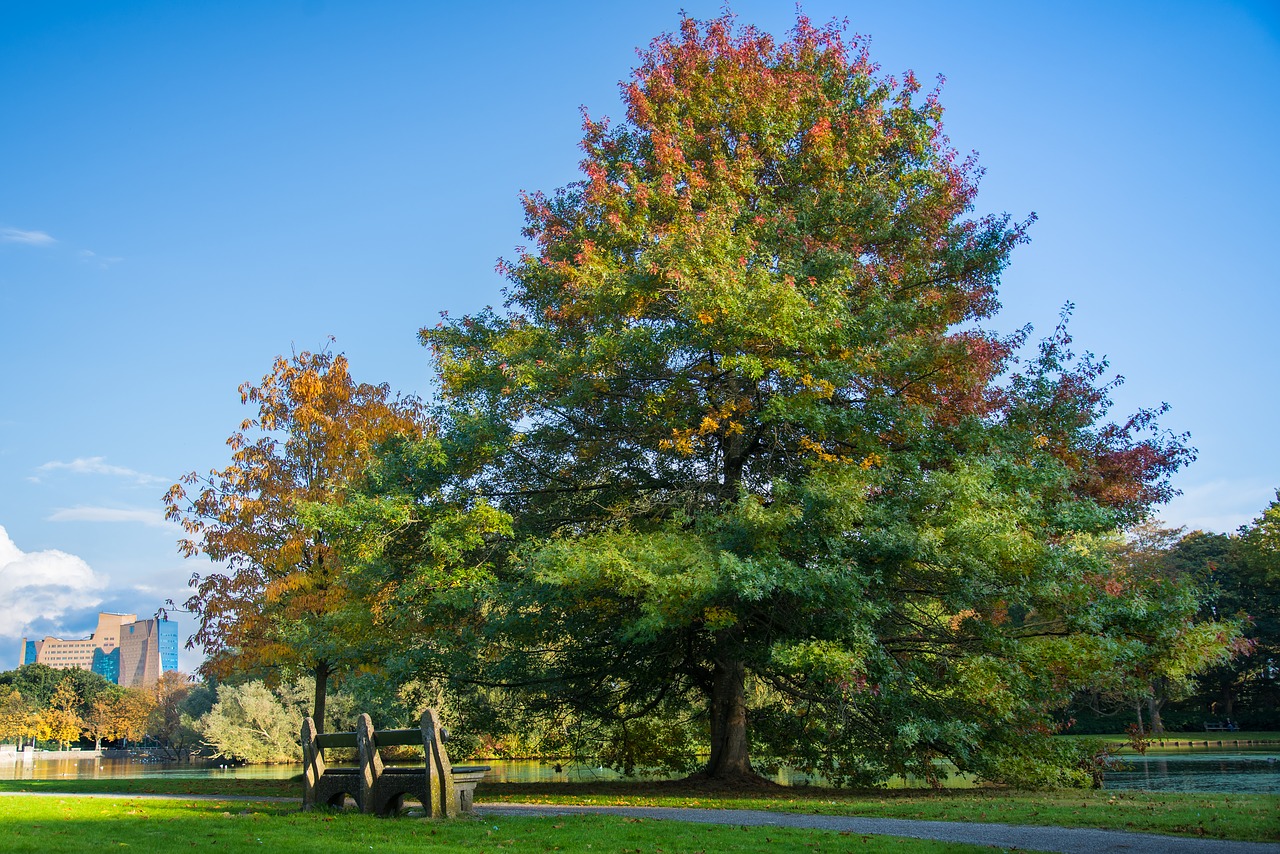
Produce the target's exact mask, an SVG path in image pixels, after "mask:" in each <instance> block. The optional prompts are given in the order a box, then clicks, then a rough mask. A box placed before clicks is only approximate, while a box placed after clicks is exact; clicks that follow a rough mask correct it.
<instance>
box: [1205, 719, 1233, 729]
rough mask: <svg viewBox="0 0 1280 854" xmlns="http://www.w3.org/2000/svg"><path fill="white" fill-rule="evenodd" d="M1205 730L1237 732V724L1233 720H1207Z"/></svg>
mask: <svg viewBox="0 0 1280 854" xmlns="http://www.w3.org/2000/svg"><path fill="white" fill-rule="evenodd" d="M1204 731H1205V732H1235V731H1236V725H1235V724H1233V723H1232V722H1231V721H1205V722H1204Z"/></svg>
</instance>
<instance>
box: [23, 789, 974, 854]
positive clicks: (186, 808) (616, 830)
mask: <svg viewBox="0 0 1280 854" xmlns="http://www.w3.org/2000/svg"><path fill="white" fill-rule="evenodd" d="M0 840H3V841H0V848H3V850H4V851H6V852H14V854H25V852H30V853H31V854H64V852H65V853H66V854H70V852H102V851H119V850H135V851H147V852H176V851H189V850H202V849H204V850H212V851H218V852H224V854H227V852H244V851H253V852H263V851H320V852H326V854H342V853H343V852H357V851H359V852H368V851H370V850H374V851H378V852H392V854H394V852H405V854H409V852H422V851H458V850H462V851H475V852H493V854H499V852H539V854H540V852H547V851H566V852H587V854H601V852H619V851H628V852H652V854H675V852H745V851H779V852H785V851H816V852H821V851H831V852H849V851H865V852H872V851H875V852H889V853H890V854H916V852H919V854H951V852H954V854H977V852H982V851H990V850H991V849H990V848H988V847H985V846H978V845H961V844H956V843H945V842H927V841H921V840H915V839H902V838H898V837H889V836H865V835H862V834H851V833H837V832H833V831H819V830H797V829H792V828H780V827H738V826H720V825H700V824H689V823H686V822H679V821H647V820H644V819H634V818H622V817H618V816H594V815H575V816H547V817H537V818H505V817H502V818H495V819H488V820H484V821H481V820H479V819H461V820H456V821H427V820H424V819H414V818H400V819H379V818H374V817H372V816H365V815H359V814H356V813H338V814H335V813H325V812H311V813H303V812H301V811H299V810H298V808H297V807H296V806H293V805H290V804H280V803H246V802H238V803H237V802H219V801H184V800H172V801H170V800H144V799H140V798H134V799H130V798H118V799H117V798H111V799H107V798H83V797H75V796H67V797H34V796H33V797H22V796H13V797H4V798H3V799H2V800H0Z"/></svg>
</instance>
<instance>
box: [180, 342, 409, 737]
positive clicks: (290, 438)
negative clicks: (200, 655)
mask: <svg viewBox="0 0 1280 854" xmlns="http://www.w3.org/2000/svg"><path fill="white" fill-rule="evenodd" d="M240 400H241V402H242V403H245V404H250V405H255V406H256V407H257V409H258V414H257V417H256V418H250V419H246V420H245V421H244V422H243V423H242V424H241V425H240V430H238V431H237V432H235V433H233V434H232V436H231V437H230V438H229V439H228V440H227V445H228V446H229V447H230V448H231V459H232V462H231V465H229V466H228V467H226V468H223V469H214V470H211V471H210V472H209V474H208V475H207V476H202V475H200V474H198V473H196V472H191V473H190V474H188V475H186V476H185V477H183V479H182V482H181V483H178V484H175V485H174V486H173V487H172V488H171V489H170V490H169V491H168V493H167V494H166V496H165V504H166V506H167V510H166V516H167V518H169V519H171V520H174V521H177V522H180V523H181V524H182V525H183V527H184V528H185V529H186V531H187V533H188V535H189V536H188V538H186V539H183V540H182V541H181V542H180V543H179V547H180V549H181V551H182V553H183V555H184V556H186V557H195V556H197V555H200V554H203V555H206V556H207V557H208V558H209V559H210V560H212V561H213V562H214V563H215V564H217V565H218V566H219V569H217V570H215V571H212V572H209V573H206V574H203V575H202V574H201V573H198V572H197V573H193V574H192V577H191V587H192V588H193V590H194V592H193V593H192V595H191V597H190V598H189V599H187V601H186V603H185V607H186V608H187V610H190V611H192V612H193V613H194V614H196V616H197V619H198V623H197V627H196V631H195V633H194V634H193V635H192V637H191V640H190V642H189V644H188V645H194V644H200V645H202V646H203V647H204V650H205V652H206V653H207V654H208V656H209V657H208V659H207V661H206V662H205V664H204V665H203V666H202V670H203V671H204V672H206V673H208V674H211V675H217V676H226V675H228V674H229V673H231V672H233V671H236V670H241V671H249V670H253V669H255V668H267V669H272V668H279V667H297V666H301V667H304V668H306V669H308V670H309V671H311V673H312V674H313V676H314V677H315V686H316V687H315V696H314V704H313V709H314V717H315V719H316V720H317V721H323V720H324V717H325V715H324V704H325V695H326V691H327V688H328V684H329V677H330V676H331V675H332V674H333V673H334V672H335V671H336V670H337V669H338V668H339V665H340V662H341V661H342V660H343V658H344V656H345V655H346V653H347V651H348V650H351V649H354V648H356V645H355V644H354V643H353V642H351V640H350V639H347V638H344V637H343V635H342V634H341V628H342V626H343V625H344V623H343V621H341V620H337V619H334V615H335V614H337V613H338V612H340V611H341V610H342V608H343V607H344V605H346V604H347V599H348V597H349V590H348V589H347V588H346V587H345V586H344V584H343V582H342V574H341V561H340V557H339V550H338V549H337V548H335V545H336V544H335V543H334V542H333V539H332V537H331V536H330V535H329V534H328V532H326V531H325V530H321V529H316V528H314V527H309V526H307V525H306V524H304V522H303V521H302V519H301V517H300V508H301V507H302V505H304V504H307V503H329V504H340V503H341V501H342V494H343V487H344V486H345V485H346V484H347V483H348V482H350V481H351V480H352V479H353V478H354V477H356V476H357V475H358V474H359V473H360V472H361V471H362V470H363V468H364V466H365V464H366V462H367V461H368V460H369V458H370V457H371V454H372V451H373V449H374V447H375V446H377V445H378V444H379V443H380V442H383V441H384V440H386V439H387V438H389V437H391V436H394V435H399V434H408V435H417V434H420V433H421V431H422V430H423V422H422V419H421V416H420V408H419V404H418V402H417V400H415V399H413V398H403V397H395V398H393V397H392V396H391V392H390V389H389V388H388V387H387V386H386V385H369V384H367V383H359V384H357V383H356V382H355V381H354V380H352V378H351V375H350V374H349V372H348V366H347V360H346V358H345V357H343V356H340V355H338V356H335V355H333V354H331V353H328V352H320V353H307V352H303V353H300V354H296V355H295V356H293V358H291V359H285V358H283V357H280V358H278V359H276V362H275V365H274V367H273V369H272V372H271V373H269V374H267V375H266V376H264V377H263V378H262V381H261V382H260V383H258V384H257V385H254V384H251V383H244V384H243V385H241V386H240ZM188 490H191V492H190V493H188Z"/></svg>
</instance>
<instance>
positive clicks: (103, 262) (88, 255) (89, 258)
mask: <svg viewBox="0 0 1280 854" xmlns="http://www.w3.org/2000/svg"><path fill="white" fill-rule="evenodd" d="M79 254H80V260H81V261H84V262H85V263H89V264H97V265H98V266H99V267H100V268H102V269H103V270H105V269H107V268H108V267H110V266H111V265H112V264H119V263H120V262H121V261H123V260H124V259H123V258H117V257H115V256H114V255H99V254H98V253H97V252H94V251H92V250H90V249H81V250H80V253H79Z"/></svg>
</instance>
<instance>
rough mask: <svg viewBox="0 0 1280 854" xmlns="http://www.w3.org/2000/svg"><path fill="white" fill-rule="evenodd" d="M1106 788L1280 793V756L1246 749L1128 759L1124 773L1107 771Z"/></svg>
mask: <svg viewBox="0 0 1280 854" xmlns="http://www.w3.org/2000/svg"><path fill="white" fill-rule="evenodd" d="M1104 788H1107V789H1143V790H1146V791H1153V792H1242V793H1254V794H1280V756H1277V755H1276V754H1275V753H1264V752H1260V751H1244V750H1241V751H1215V752H1213V753H1209V752H1204V753H1193V752H1183V753H1149V754H1147V755H1146V756H1125V757H1124V764H1123V767H1122V768H1121V769H1120V770H1117V771H1108V772H1107V775H1106V778H1105V780H1104Z"/></svg>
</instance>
